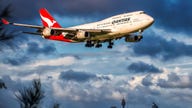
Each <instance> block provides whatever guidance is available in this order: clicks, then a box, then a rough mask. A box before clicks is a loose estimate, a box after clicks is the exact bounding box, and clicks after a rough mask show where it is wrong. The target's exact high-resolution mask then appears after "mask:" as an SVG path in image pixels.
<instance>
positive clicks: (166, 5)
mask: <svg viewBox="0 0 192 108" xmlns="http://www.w3.org/2000/svg"><path fill="white" fill-rule="evenodd" d="M11 3H12V4H13V6H14V8H15V9H14V10H15V14H14V16H15V17H17V18H18V17H20V18H23V19H24V18H27V19H33V18H35V17H37V16H38V17H39V14H38V10H39V9H40V8H42V7H45V8H47V9H48V10H49V11H50V12H51V13H55V14H60V15H65V16H71V15H73V16H84V17H87V15H88V17H91V16H92V15H94V14H95V13H99V15H98V16H93V17H97V18H99V19H100V18H103V17H107V16H109V15H114V14H118V13H123V12H127V11H129V12H130V11H136V10H144V11H146V12H148V14H150V15H152V16H153V17H154V18H155V20H156V24H157V25H160V26H162V27H165V28H168V29H170V30H175V29H176V30H178V31H185V32H190V30H191V29H192V27H191V25H192V21H191V18H192V14H191V11H190V10H191V6H192V1H190V0H186V1H184V2H183V1H182V0H176V1H173V0H169V1H167V0H158V1H157V0H155V1H149V0H142V1H140V0H134V1H132V0H129V1H116V0H112V1H111V0H96V1H90V0H73V1H71V0H66V1H49V2H47V1H45V0H42V1H38V2H37V1H34V0H28V2H26V1H24V0H20V1H15V0H11ZM25 7H28V8H25ZM24 8H25V9H24ZM29 13H30V14H29ZM106 15H107V16H106Z"/></svg>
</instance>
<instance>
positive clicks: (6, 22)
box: [1, 18, 10, 25]
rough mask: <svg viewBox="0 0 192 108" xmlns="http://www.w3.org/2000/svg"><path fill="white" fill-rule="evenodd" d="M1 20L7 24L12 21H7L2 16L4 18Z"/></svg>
mask: <svg viewBox="0 0 192 108" xmlns="http://www.w3.org/2000/svg"><path fill="white" fill-rule="evenodd" d="M1 21H2V23H3V24H6V25H7V24H10V22H9V21H7V20H6V19H4V18H2V19H1Z"/></svg>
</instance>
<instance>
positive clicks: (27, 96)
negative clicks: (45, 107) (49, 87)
mask: <svg viewBox="0 0 192 108" xmlns="http://www.w3.org/2000/svg"><path fill="white" fill-rule="evenodd" d="M15 96H16V97H17V99H18V100H19V102H20V106H21V108H38V106H39V103H40V101H41V100H42V99H43V97H44V92H43V91H42V88H41V81H40V79H38V80H33V83H32V87H29V88H24V89H21V90H19V91H18V92H17V93H16V94H15Z"/></svg>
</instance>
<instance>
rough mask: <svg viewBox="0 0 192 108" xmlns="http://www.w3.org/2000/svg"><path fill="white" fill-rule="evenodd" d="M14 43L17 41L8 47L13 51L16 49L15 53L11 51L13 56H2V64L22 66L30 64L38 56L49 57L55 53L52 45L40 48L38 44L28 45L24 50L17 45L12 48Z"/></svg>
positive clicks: (31, 43)
mask: <svg viewBox="0 0 192 108" xmlns="http://www.w3.org/2000/svg"><path fill="white" fill-rule="evenodd" d="M16 41H17V40H15V43H12V44H10V45H11V46H13V47H14V48H11V49H14V50H15V49H16V51H17V52H14V51H13V52H14V54H13V55H10V56H9V55H7V56H4V57H3V58H1V60H2V62H3V63H4V64H10V65H13V66H19V65H22V64H27V63H30V62H31V61H33V60H34V58H37V57H38V56H39V55H45V56H49V55H51V54H53V53H55V51H56V48H55V46H54V45H52V44H46V43H44V44H43V45H42V46H40V44H39V43H36V42H30V43H28V44H27V47H26V48H24V49H23V48H21V46H20V45H19V44H18V45H16V46H18V47H17V48H16V46H14V45H15V44H17V42H16ZM18 41H19V40H18ZM0 44H1V42H0ZM25 52H26V53H25ZM29 55H30V56H29Z"/></svg>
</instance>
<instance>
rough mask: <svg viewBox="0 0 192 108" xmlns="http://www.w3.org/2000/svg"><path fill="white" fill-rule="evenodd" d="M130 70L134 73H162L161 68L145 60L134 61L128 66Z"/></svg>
mask: <svg viewBox="0 0 192 108" xmlns="http://www.w3.org/2000/svg"><path fill="white" fill-rule="evenodd" d="M127 69H128V70H129V71H130V72H133V73H145V72H146V73H160V72H161V70H160V69H158V68H157V67H155V66H154V65H152V64H147V63H144V62H141V61H140V62H136V63H132V64H130V65H129V66H128V68H127Z"/></svg>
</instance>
